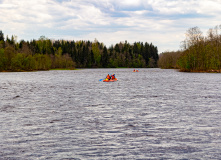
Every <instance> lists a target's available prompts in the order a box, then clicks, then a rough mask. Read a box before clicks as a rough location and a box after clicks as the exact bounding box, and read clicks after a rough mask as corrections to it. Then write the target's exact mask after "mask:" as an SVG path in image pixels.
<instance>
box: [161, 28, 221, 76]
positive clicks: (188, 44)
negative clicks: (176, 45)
mask: <svg viewBox="0 0 221 160" xmlns="http://www.w3.org/2000/svg"><path fill="white" fill-rule="evenodd" d="M158 65H159V66H160V67H161V68H178V69H180V70H181V71H188V72H220V71H221V25H219V26H216V27H214V28H212V29H209V30H208V32H207V36H203V33H202V32H201V30H200V29H199V28H198V27H194V28H190V29H189V30H187V32H186V39H185V40H184V41H183V42H182V51H176V52H165V53H163V54H161V55H160V58H159V62H158Z"/></svg>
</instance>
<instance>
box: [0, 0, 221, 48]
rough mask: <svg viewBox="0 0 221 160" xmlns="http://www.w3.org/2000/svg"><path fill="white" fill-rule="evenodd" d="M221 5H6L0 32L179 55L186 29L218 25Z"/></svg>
mask: <svg viewBox="0 0 221 160" xmlns="http://www.w3.org/2000/svg"><path fill="white" fill-rule="evenodd" d="M220 8H221V3H220V2H219V1H218V0H136V1H135V0H121V1H119V0H35V1H28V0H19V1H17V0H1V1H0V10H1V14H0V30H2V31H3V33H4V34H5V35H12V34H13V35H17V36H18V38H19V39H25V40H31V39H38V38H39V37H40V36H41V35H45V36H46V37H48V38H57V39H74V40H81V39H83V40H94V39H95V38H97V39H98V40H99V41H101V42H104V44H105V45H107V46H110V45H111V44H116V43H118V42H120V41H125V40H127V41H128V42H131V43H133V42H135V41H143V42H148V43H151V42H153V44H154V45H156V46H157V47H158V50H159V52H163V51H164V50H176V49H179V46H180V42H181V41H182V40H184V38H185V37H184V34H185V32H186V30H187V29H189V28H191V27H195V26H198V27H199V28H200V29H202V30H203V31H206V30H208V29H209V28H212V27H215V26H216V25H219V23H220V22H219V19H221V10H220Z"/></svg>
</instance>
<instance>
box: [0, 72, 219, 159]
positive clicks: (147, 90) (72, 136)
mask: <svg viewBox="0 0 221 160" xmlns="http://www.w3.org/2000/svg"><path fill="white" fill-rule="evenodd" d="M132 71H133V69H85V70H74V71H46V72H24V73H17V72H14V73H0V95H1V96H0V128H1V132H0V141H1V143H0V159H13V160H14V159H16V160H17V159H23V160H24V159H27V160H30V159H53V160H54V159H221V149H220V148H221V116H220V115H221V107H220V106H221V85H220V79H221V75H220V74H212V73H210V74H207V73H181V72H176V71H175V70H161V69H140V72H135V73H134V72H132ZM108 73H115V74H116V77H117V78H118V80H119V81H117V82H112V83H104V82H100V81H99V79H101V78H104V77H105V76H106V75H107V74H108Z"/></svg>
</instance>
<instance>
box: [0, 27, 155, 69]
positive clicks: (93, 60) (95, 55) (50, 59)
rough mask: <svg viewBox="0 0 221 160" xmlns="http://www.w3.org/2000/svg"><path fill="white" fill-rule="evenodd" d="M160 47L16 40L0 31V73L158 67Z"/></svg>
mask: <svg viewBox="0 0 221 160" xmlns="http://www.w3.org/2000/svg"><path fill="white" fill-rule="evenodd" d="M158 59H159V55H158V49H157V47H156V46H154V45H153V44H152V43H150V44H149V43H147V42H145V43H143V42H134V43H133V44H129V43H128V42H127V41H125V42H120V43H117V44H116V45H114V46H113V45H111V46H110V47H109V48H107V47H106V46H105V45H104V44H103V43H100V42H98V41H97V40H96V39H95V40H94V42H90V41H83V40H82V41H67V40H50V39H47V38H46V37H44V36H41V37H40V38H39V39H38V40H31V41H30V42H29V41H24V40H21V41H20V42H17V41H16V36H12V37H11V38H9V37H8V36H6V38H5V37H4V34H3V32H2V31H1V30H0V72H3V71H7V72H13V71H16V72H22V71H42V70H51V69H75V68H120V67H125V68H155V67H157V61H158Z"/></svg>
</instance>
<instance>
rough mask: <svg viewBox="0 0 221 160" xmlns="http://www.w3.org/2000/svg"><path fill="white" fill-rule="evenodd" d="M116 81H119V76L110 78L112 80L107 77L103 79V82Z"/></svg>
mask: <svg viewBox="0 0 221 160" xmlns="http://www.w3.org/2000/svg"><path fill="white" fill-rule="evenodd" d="M115 81H117V78H115V79H110V80H109V79H107V78H106V79H104V80H103V82H115Z"/></svg>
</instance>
